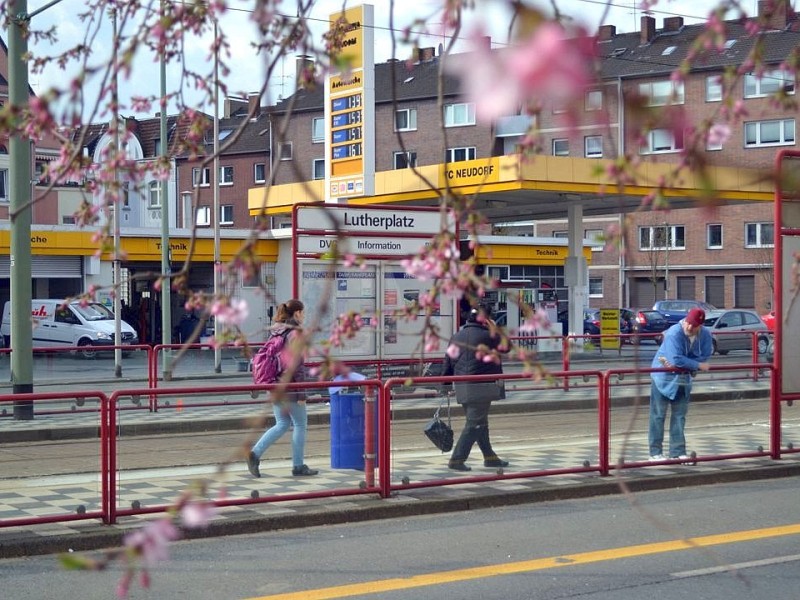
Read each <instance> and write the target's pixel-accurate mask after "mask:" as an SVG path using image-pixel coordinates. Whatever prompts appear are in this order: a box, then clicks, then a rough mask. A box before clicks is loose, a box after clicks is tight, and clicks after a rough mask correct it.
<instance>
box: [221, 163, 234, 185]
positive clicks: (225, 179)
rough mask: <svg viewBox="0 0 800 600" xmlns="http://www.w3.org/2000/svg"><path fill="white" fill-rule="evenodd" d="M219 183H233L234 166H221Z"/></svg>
mask: <svg viewBox="0 0 800 600" xmlns="http://www.w3.org/2000/svg"><path fill="white" fill-rule="evenodd" d="M219 184H220V185H233V167H232V166H227V167H220V168H219Z"/></svg>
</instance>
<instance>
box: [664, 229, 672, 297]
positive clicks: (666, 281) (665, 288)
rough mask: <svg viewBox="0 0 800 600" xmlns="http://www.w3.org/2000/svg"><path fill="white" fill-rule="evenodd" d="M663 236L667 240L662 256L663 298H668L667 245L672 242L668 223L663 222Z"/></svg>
mask: <svg viewBox="0 0 800 600" xmlns="http://www.w3.org/2000/svg"><path fill="white" fill-rule="evenodd" d="M664 237H665V238H666V241H667V249H666V252H665V256H664V300H669V246H670V243H672V235H671V234H670V226H669V223H665V224H664Z"/></svg>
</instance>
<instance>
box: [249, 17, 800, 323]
mask: <svg viewBox="0 0 800 600" xmlns="http://www.w3.org/2000/svg"><path fill="white" fill-rule="evenodd" d="M758 7H759V8H758V14H757V15H755V16H754V17H753V18H752V21H753V22H754V23H756V22H757V23H760V24H761V26H762V33H760V34H753V33H752V28H751V25H752V23H745V22H741V21H730V22H726V23H725V33H724V37H725V40H724V42H723V43H722V44H721V47H720V48H718V49H717V48H714V49H706V50H703V51H700V53H699V54H698V55H697V56H696V57H695V58H693V59H692V61H691V65H692V68H691V69H690V70H689V72H688V73H686V74H685V77H684V78H683V80H675V79H674V78H673V77H672V74H673V72H674V71H676V69H678V67H679V66H680V65H681V64H682V62H683V61H684V60H685V59H686V58H687V56H689V54H690V52H693V48H695V46H696V44H697V42H698V39H699V38H700V37H701V36H702V35H703V33H704V31H705V25H702V24H700V25H688V24H685V23H684V21H683V18H682V17H669V18H666V19H664V20H663V22H662V23H657V21H656V19H655V18H653V17H651V16H643V17H642V18H641V27H640V31H636V32H630V33H618V32H617V29H616V27H615V26H614V25H604V26H602V27H601V28H600V30H599V31H598V32H597V37H596V43H597V49H598V54H599V57H600V61H599V72H600V79H599V83H598V84H597V85H596V86H595V87H594V88H593V89H588V90H587V92H586V96H585V103H584V107H583V111H582V114H581V117H580V122H579V123H578V126H577V128H569V129H568V128H566V127H565V126H564V124H563V119H562V118H561V117H562V116H563V115H562V113H563V111H564V107H562V106H558V105H554V104H552V103H550V104H548V102H547V99H544V100H543V103H542V107H541V109H540V110H539V111H538V112H537V113H536V114H535V115H528V114H524V113H522V112H520V113H519V114H514V115H507V116H505V117H502V118H500V119H498V121H497V122H495V123H486V122H481V120H480V119H479V118H477V117H476V115H475V110H474V106H473V105H471V104H469V103H468V102H467V101H466V100H465V99H464V98H463V97H462V96H461V95H460V92H459V85H458V81H456V80H455V79H454V78H453V77H451V76H445V77H444V78H443V79H441V78H440V74H439V57H438V56H436V52H435V49H433V48H425V49H421V50H420V52H419V56H418V60H417V62H415V63H414V64H408V63H407V62H398V61H390V62H387V63H381V64H377V65H375V82H376V84H375V88H376V93H375V132H376V135H375V138H376V156H375V169H376V172H380V171H386V170H392V169H404V168H407V167H409V166H417V167H423V166H426V165H438V164H442V163H445V162H455V161H461V160H473V159H481V158H486V157H492V156H502V155H509V154H513V153H514V152H515V151H516V148H517V146H518V144H519V143H520V141H521V140H522V138H523V136H524V135H525V134H526V133H527V132H528V128H529V127H530V125H531V124H532V123H534V124H535V129H536V131H537V134H538V138H537V144H536V151H537V152H538V153H539V154H542V155H549V156H553V157H564V158H570V157H581V158H587V159H596V160H598V161H603V160H606V159H613V158H615V157H617V156H620V155H627V156H630V157H641V158H642V159H644V160H646V161H656V162H663V163H670V164H678V163H681V162H683V161H687V160H691V161H692V162H694V164H703V165H708V166H728V167H734V168H739V167H746V168H762V169H769V168H770V167H771V165H772V164H773V161H774V158H775V154H776V152H777V151H778V150H780V149H782V148H787V147H789V148H791V147H794V146H795V145H796V140H795V137H796V134H795V132H796V106H795V75H794V73H793V72H791V71H790V70H789V69H788V68H785V67H784V66H783V65H784V61H787V60H789V59H791V57H792V56H793V54H794V52H796V50H797V48H798V47H799V46H800V20H799V19H798V16H797V15H796V13H795V12H794V10H793V8H792V7H791V4H790V3H789V2H788V1H786V2H777V3H774V2H759V4H758ZM659 25H660V27H659ZM754 49H757V52H758V54H759V55H760V56H761V59H762V60H763V61H764V65H766V67H765V69H764V70H763V71H762V70H760V69H759V70H755V69H754V70H753V71H752V72H743V73H739V72H738V71H737V70H738V69H739V68H740V66H741V65H742V64H746V63H747V59H748V57H749V56H750V55H751V54H752V52H753V51H754ZM496 51H498V50H496ZM440 81H443V89H442V98H443V100H442V102H443V104H444V108H443V111H444V112H443V114H442V108H440V106H439V105H438V92H439V90H438V86H439V84H440ZM776 95H778V96H780V97H781V102H776V99H775V98H776ZM728 96H730V97H731V98H732V99H733V100H734V101H738V102H741V106H742V109H741V111H740V116H739V117H738V118H737V120H736V121H735V122H733V123H732V124H731V127H730V137H729V138H728V139H727V140H725V141H724V142H722V143H720V142H719V141H718V140H716V139H707V138H706V137H698V135H699V134H698V133H697V132H698V131H700V130H701V128H702V129H705V128H706V126H707V125H712V124H715V123H719V122H721V121H722V116H721V115H722V111H724V110H728V111H730V110H731V108H730V102H729V101H728V100H726V98H727V97H728ZM289 107H292V110H293V112H292V114H291V117H290V119H289V122H290V125H289V126H288V127H287V129H286V131H287V134H286V139H285V140H284V141H283V142H282V143H283V144H284V145H288V146H287V149H286V150H284V149H283V147H282V149H281V158H282V163H284V165H286V166H288V163H294V167H295V168H294V169H289V168H285V169H282V170H281V171H280V172H278V171H277V170H276V179H275V183H276V184H284V183H290V182H292V181H295V182H296V181H303V180H306V181H310V180H314V179H319V178H320V177H321V176H322V174H323V173H324V159H325V157H324V144H323V141H324V139H323V135H322V132H323V131H324V121H323V119H324V112H323V93H322V90H321V89H319V88H317V89H315V90H304V89H303V90H298V91H297V92H296V93H295V94H294V95H293V96H291V97H290V98H287V99H286V100H284V101H283V102H282V103H279V104H278V105H277V106H275V107H271V108H270V110H271V112H272V113H273V114H274V115H276V116H277V115H281V116H283V115H285V114H287V111H288V110H289ZM665 108H670V109H671V110H673V112H677V113H680V114H682V115H684V117H683V118H684V119H685V123H684V125H683V129H682V131H681V132H679V133H677V134H676V133H675V132H676V131H677V128H676V127H675V126H674V124H673V123H671V122H666V121H663V122H660V121H659V119H662V120H663V119H664V115H665V114H666V111H665V110H664V109H665ZM442 116H443V117H444V128H445V130H446V133H447V136H446V142H445V136H444V135H443V129H442V126H441V123H442ZM701 126H702V127H701ZM401 140H402V144H401ZM288 147H290V148H291V150H290V151H289V150H288ZM690 150H691V152H690ZM687 157H689V158H687ZM534 160H535V157H534ZM298 175H299V177H298ZM748 200H749V198H748V197H746V196H743V197H741V198H738V199H737V201H736V202H728V203H725V204H723V203H722V202H717V199H715V198H713V197H711V198H708V199H707V200H706V201H705V202H704V203H703V204H702V205H699V206H696V207H694V208H672V207H670V206H669V205H667V204H665V205H663V206H660V207H659V208H658V210H652V207H651V206H649V205H644V206H642V208H641V209H640V210H631V209H630V207H628V206H626V207H622V206H615V204H614V202H613V201H611V200H609V201H608V203H607V207H606V210H604V211H603V213H604V214H601V215H598V214H596V213H597V211H594V212H593V213H592V214H591V215H589V216H586V217H584V219H585V221H584V237H585V238H587V239H588V240H595V241H596V242H597V245H596V247H595V251H593V252H592V258H591V265H590V267H589V281H588V285H589V294H588V295H589V304H590V305H591V306H595V307H602V306H606V307H614V306H623V305H625V306H647V305H651V304H652V303H653V301H654V300H656V299H660V298H664V297H671V298H692V299H702V300H705V301H708V302H710V303H712V304H715V305H717V306H719V307H749V308H755V309H757V310H759V311H763V310H766V309H767V307H768V306H769V303H770V300H771V296H772V289H771V282H772V275H771V274H772V256H771V251H772V247H773V237H774V232H773V224H772V222H773V215H772V203H771V202H765V201H763V199H761V200H760V201H758V202H755V201H748ZM251 208H252V207H251ZM536 217H537V215H536V214H535V213H533V212H530V213H525V212H522V211H518V212H517V214H515V215H514V216H513V219H512V218H509V219H507V220H506V221H505V222H495V223H494V225H495V231H496V232H512V231H514V232H520V231H523V232H525V234H526V235H530V236H536V237H538V238H551V237H556V238H558V237H563V236H565V233H566V229H567V227H566V224H567V219H566V215H565V216H564V218H563V219H555V220H553V219H550V220H544V221H542V220H537V218H536ZM517 222H524V223H526V225H524V226H520V225H518V224H516V223H517ZM609 227H611V228H613V229H620V228H622V229H623V230H624V231H625V232H626V234H625V236H624V238H623V239H622V240H621V241H620V242H619V243H616V244H606V243H605V241H604V240H605V239H606V237H607V231H608V230H609ZM531 243H535V242H534V238H533V237H532V239H531ZM561 274H562V272H561V271H559V273H558V275H559V276H560V275H561Z"/></svg>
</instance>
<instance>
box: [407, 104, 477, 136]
mask: <svg viewBox="0 0 800 600" xmlns="http://www.w3.org/2000/svg"><path fill="white" fill-rule="evenodd" d="M445 114H446V111H445ZM473 120H474V119H473ZM394 130H395V131H416V130H417V109H416V108H403V109H401V110H398V111H395V113H394Z"/></svg>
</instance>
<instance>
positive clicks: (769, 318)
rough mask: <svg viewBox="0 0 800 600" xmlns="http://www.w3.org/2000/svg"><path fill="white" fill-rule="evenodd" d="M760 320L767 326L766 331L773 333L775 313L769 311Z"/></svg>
mask: <svg viewBox="0 0 800 600" xmlns="http://www.w3.org/2000/svg"><path fill="white" fill-rule="evenodd" d="M761 320H762V321H764V325H766V326H767V329H769V330H770V331H775V311H774V310H771V311H769V312H768V313H767V314H765V315H761Z"/></svg>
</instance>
